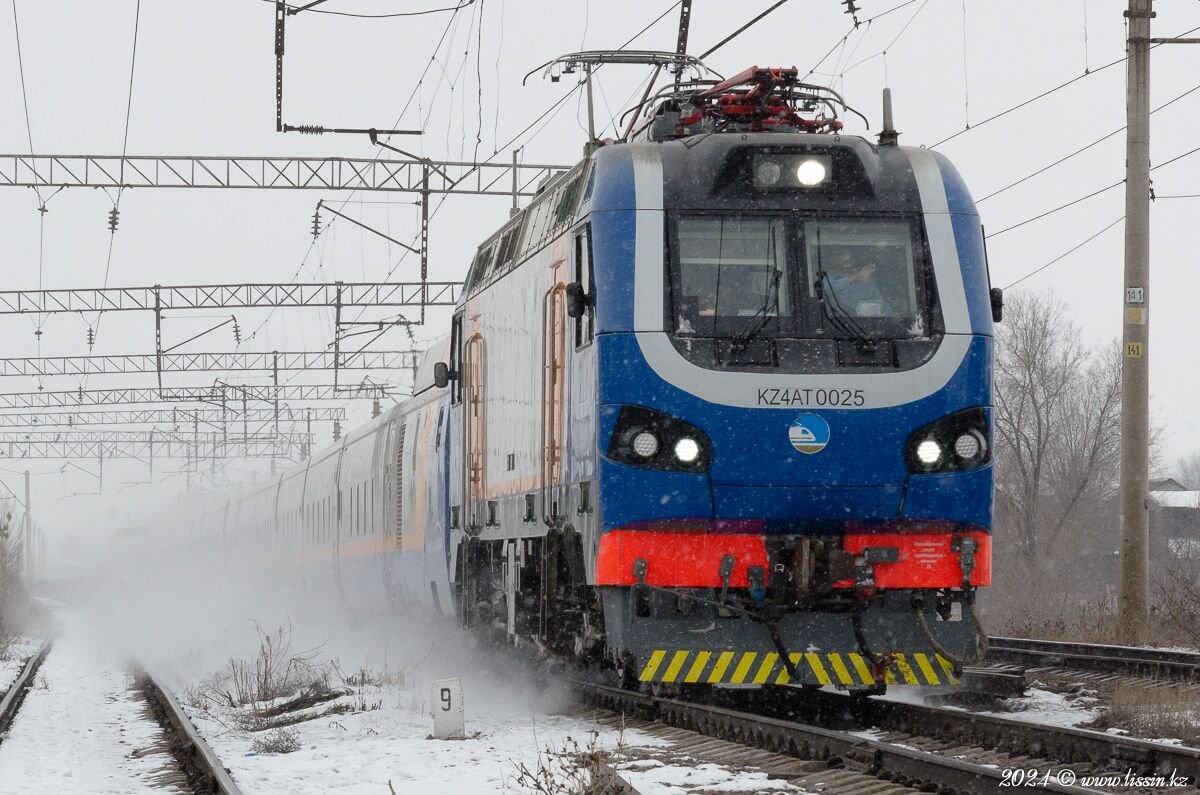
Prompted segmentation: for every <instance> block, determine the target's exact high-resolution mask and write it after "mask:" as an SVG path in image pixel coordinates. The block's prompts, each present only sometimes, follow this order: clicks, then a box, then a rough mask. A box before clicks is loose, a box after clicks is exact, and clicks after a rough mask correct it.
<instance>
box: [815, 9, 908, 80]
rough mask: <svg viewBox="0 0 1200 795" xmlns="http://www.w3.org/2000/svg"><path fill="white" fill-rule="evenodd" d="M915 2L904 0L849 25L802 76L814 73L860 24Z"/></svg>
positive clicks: (867, 23)
mask: <svg viewBox="0 0 1200 795" xmlns="http://www.w3.org/2000/svg"><path fill="white" fill-rule="evenodd" d="M915 2H917V0H904V2H902V3H900V4H898V5H894V6H892V7H891V8H889V9H887V10H886V11H881V12H879V13H878V14H876V15H875V16H873V17H869V18H868V19H865V20H863V21H862V22H861V23H859V24H858V25H851V26H850V30H848V31H846V35H844V36H842V38H841V39H839V40H838V41H836V42H834V44H833V46H832V47H830V48H829V50H828V51H827V52H826V53H825V54H824V55H822V56H821V58H820V60H818V61H817V62H816V63H815V64H814V65H813V66H812V68H811V69H809V70H808V72H807V73H805V75H804V76H805V77H806V78H807V77H808V76H809V75H811V74H813V73H815V72H816V71H817V69H819V68H821V64H823V63H825V61H826V60H828V59H829V56H831V55H833V53H834V51H836V50H837V49H838V47H841V46H843V45H845V43H846V40H847V39H849V38H850V35H851V34H852V33H854V31H856V30H858V29H859V28H860V27H861V26H867V27H869V26H870V24H871V23H872V22H874V21H875V20H877V19H881V18H883V17H886V16H887V15H888V14H890V13H892V12H893V11H899V10H900V9H902V8H904V7H905V6H910V5H912V4H913V3H915Z"/></svg>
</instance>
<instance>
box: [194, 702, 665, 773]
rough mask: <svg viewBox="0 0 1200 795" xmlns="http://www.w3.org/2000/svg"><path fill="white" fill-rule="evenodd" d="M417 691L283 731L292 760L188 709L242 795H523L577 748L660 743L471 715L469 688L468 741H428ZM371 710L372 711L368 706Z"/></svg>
mask: <svg viewBox="0 0 1200 795" xmlns="http://www.w3.org/2000/svg"><path fill="white" fill-rule="evenodd" d="M423 689H424V688H420V689H419V690H407V689H405V688H402V687H398V686H368V687H366V688H360V691H361V693H360V694H356V695H355V696H353V697H350V698H347V699H339V700H337V701H334V702H329V706H337V705H338V704H354V703H355V702H357V704H358V705H359V706H362V705H366V706H367V707H368V709H366V710H365V711H361V712H355V713H348V714H324V715H323V716H322V717H319V718H316V719H311V720H307V721H304V722H301V723H296V724H293V725H291V726H288V727H286V729H285V730H284V731H288V732H294V736H295V738H296V739H297V740H298V741H299V746H300V747H299V750H296V751H294V752H291V753H258V752H255V751H254V750H253V746H254V741H255V739H256V738H262V737H267V736H270V735H271V734H272V731H273V730H268V731H265V732H263V731H246V730H244V729H242V728H239V727H238V726H237V725H236V723H235V721H233V720H231V716H230V713H229V712H224V713H222V712H220V711H217V710H213V711H212V712H211V713H210V714H209V715H207V716H205V715H203V714H201V713H199V712H197V711H196V710H195V709H194V708H193V707H185V709H187V710H188V712H189V714H190V715H191V716H192V720H193V723H195V724H196V726H197V727H198V728H199V729H200V732H201V734H203V735H204V736H205V739H206V740H207V741H208V743H209V745H211V746H212V748H213V750H215V751H216V752H217V755H218V756H220V757H221V759H222V761H223V762H224V763H225V765H226V766H227V767H228V768H229V770H230V772H231V773H232V774H233V777H234V779H235V780H236V781H237V782H238V784H239V785H240V786H241V788H242V790H243V791H245V792H247V793H274V792H288V793H308V792H329V791H336V792H338V793H357V792H362V793H380V792H387V791H388V790H387V786H388V784H389V783H390V784H391V785H392V787H393V788H394V789H395V791H396V792H416V791H418V790H419V791H420V792H421V794H422V795H436V793H455V794H456V795H457V793H475V792H480V793H486V792H505V791H508V792H523V791H530V790H532V789H534V787H533V786H532V785H531V784H530V782H531V781H532V780H545V779H546V778H547V777H550V776H554V777H557V778H558V779H560V780H561V779H563V778H565V777H566V776H567V775H568V773H567V772H565V768H566V767H570V765H569V764H568V763H567V760H566V759H565V758H564V757H563V755H564V754H567V755H569V754H571V752H573V751H575V750H576V749H578V751H579V752H580V753H581V754H586V753H587V752H589V751H593V750H611V749H614V748H616V747H617V746H618V745H623V744H642V743H646V744H654V743H656V742H657V741H655V740H653V739H652V738H649V737H647V736H645V735H642V734H641V733H639V732H634V731H626V732H624V733H622V732H618V731H615V730H611V729H603V728H600V727H598V726H595V725H593V724H590V723H587V722H585V721H580V720H577V719H574V718H569V717H566V716H562V715H550V714H544V713H541V712H539V711H537V710H536V709H535V708H532V707H530V706H525V707H524V708H522V707H521V706H520V705H514V707H515V708H513V709H504V710H497V709H495V708H494V707H486V708H484V709H480V710H473V709H472V707H471V704H472V695H473V694H472V693H471V692H470V691H469V690H468V691H467V692H466V693H465V694H464V701H465V703H466V730H467V739H465V740H434V739H430V733H431V731H432V729H433V722H432V718H431V717H430V714H429V711H428V704H427V702H425V701H424V699H423V698H422V693H421V692H420V690H423ZM360 695H361V698H360ZM476 695H477V694H476ZM376 704H378V708H377V709H370V708H369V707H373V706H375V705H376ZM325 709H326V710H327V709H328V706H326V707H325ZM521 766H524V770H525V771H527V773H526V774H525V776H523V775H522V768H521ZM523 780H524V784H523V783H522V782H523Z"/></svg>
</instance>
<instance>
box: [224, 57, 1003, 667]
mask: <svg viewBox="0 0 1200 795" xmlns="http://www.w3.org/2000/svg"><path fill="white" fill-rule="evenodd" d="M839 99H840V98H837V97H836V95H833V94H832V92H828V91H827V90H825V89H820V88H818V87H815V86H808V85H805V84H803V83H801V82H800V81H799V80H798V78H797V73H796V71H795V69H790V70H783V69H759V68H752V69H749V70H746V71H745V72H743V73H741V74H739V75H737V76H735V77H733V78H730V79H729V80H726V81H722V82H720V83H717V84H715V85H714V84H711V83H710V84H707V85H703V86H695V87H691V88H690V89H687V90H681V91H675V92H674V93H671V94H669V95H668V96H665V97H663V98H662V101H661V102H658V103H656V104H653V105H652V109H651V110H648V111H647V114H646V118H645V123H644V124H643V125H642V127H641V129H640V130H639V131H637V132H636V133H635V134H633V135H631V136H630V137H629V140H627V141H623V142H615V143H609V144H608V145H602V146H596V147H590V148H589V149H590V150H589V152H588V153H587V156H586V157H585V158H584V160H583V161H582V162H580V163H579V164H578V165H577V166H575V167H574V168H573V169H571V170H570V171H568V172H566V173H563V174H561V175H559V176H557V177H555V178H554V179H553V180H551V181H550V182H548V184H546V185H545V186H544V187H543V189H542V190H541V191H540V193H539V195H538V196H537V197H536V198H535V199H534V200H533V201H532V202H531V203H530V205H529V206H528V207H526V208H525V209H523V210H522V211H520V212H519V213H517V214H515V215H514V216H513V217H512V218H511V219H510V220H509V221H508V222H507V223H506V224H505V225H504V226H503V227H502V228H501V229H500V230H499V231H498V232H496V233H495V234H494V235H492V236H491V237H490V238H489V239H488V240H486V241H485V242H484V243H483V244H482V245H481V246H480V247H479V249H478V251H477V253H476V255H475V258H474V261H473V263H472V265H471V268H470V271H469V274H468V276H467V279H466V281H465V283H464V287H463V295H462V299H461V300H460V302H459V305H458V307H457V309H456V310H455V313H454V315H453V319H452V324H451V330H450V334H449V337H448V338H446V339H444V340H442V341H441V342H439V343H438V344H437V345H436V346H434V348H433V349H431V350H430V352H429V353H428V354H427V355H426V356H425V358H424V360H423V362H422V363H421V366H420V368H419V371H418V375H417V384H416V387H415V394H414V397H413V398H412V399H411V400H409V401H406V402H405V403H402V404H401V405H399V406H397V407H396V408H395V409H394V410H392V411H391V412H389V413H386V414H385V415H384V416H382V417H380V418H379V419H378V420H376V421H375V422H374V423H373V424H372V425H371V426H369V427H368V428H365V429H362V430H361V431H360V432H358V433H355V434H351V435H349V436H348V437H347V438H346V439H344V440H342V441H341V442H340V443H339V445H338V447H337V448H335V449H334V450H333V451H328V452H326V453H324V454H322V455H320V456H316V457H314V459H313V461H311V462H306V463H305V465H304V466H303V467H301V468H300V469H297V470H294V471H292V472H290V473H285V474H284V475H282V476H281V477H280V479H279V481H278V483H277V484H274V485H272V486H271V487H268V490H270V489H274V491H273V495H268V496H263V495H260V496H258V497H256V498H254V499H256V500H257V502H256V503H254V504H257V505H260V506H263V510H269V511H270V512H271V516H270V519H269V521H267V522H266V524H264V523H263V522H262V521H260V520H255V519H252V518H248V519H246V521H245V522H240V521H238V522H234V524H232V525H231V524H230V521H229V519H228V518H225V519H222V520H221V521H222V523H223V524H222V526H223V527H224V528H226V529H228V528H230V527H236V526H237V525H240V524H247V526H250V525H254V526H256V527H258V528H260V530H259V531H257V532H265V533H267V534H268V535H271V534H272V533H273V535H271V537H272V538H274V539H276V542H279V541H282V542H283V543H284V545H285V546H287V547H290V548H294V549H295V550H296V554H295V556H294V559H293V560H294V563H295V566H296V568H299V569H303V570H304V571H305V572H306V576H307V577H310V578H312V577H326V576H327V577H329V578H330V580H331V582H333V583H334V584H335V586H336V587H337V588H338V590H339V592H340V593H342V595H343V597H344V598H346V599H347V601H348V602H361V603H362V604H363V605H379V604H384V603H388V602H391V603H394V604H400V603H422V604H426V605H429V606H430V607H431V608H433V609H435V610H440V611H443V612H447V613H449V612H453V613H454V614H455V615H456V616H457V617H458V618H459V620H461V621H462V622H463V623H464V624H465V625H467V626H470V627H475V628H479V629H483V630H485V631H492V632H495V633H496V634H497V635H500V636H503V637H505V638H507V639H508V640H510V641H512V642H517V643H536V644H538V645H540V646H542V647H544V648H547V649H550V650H552V651H554V652H556V653H559V654H563V655H567V656H573V657H576V658H582V659H591V660H594V661H597V662H602V663H608V664H611V665H612V666H613V667H614V668H615V669H616V670H617V671H618V672H619V673H620V674H621V676H622V678H623V680H624V682H625V683H626V684H627V685H629V686H636V685H638V684H639V683H645V684H649V685H652V686H659V685H663V684H668V685H695V684H708V685H717V684H721V685H730V684H732V685H760V686H761V685H768V684H769V685H775V684H794V685H814V686H815V685H828V684H835V685H839V686H843V687H847V688H852V689H871V690H878V689H880V688H882V687H884V686H885V685H886V684H888V683H891V682H897V683H902V684H905V683H906V684H930V685H933V684H943V683H947V682H954V681H955V677H956V676H957V674H958V669H959V665H960V664H961V662H962V661H963V660H966V659H970V658H972V657H973V656H974V655H976V654H977V652H978V650H979V648H980V644H981V643H982V641H983V638H984V635H983V629H982V627H980V626H979V622H978V620H977V619H976V617H975V611H974V609H973V603H974V599H975V595H976V592H977V589H978V588H980V587H982V586H986V585H988V584H989V582H990V578H991V571H990V568H991V534H990V528H991V506H992V464H991V444H992V431H991V422H992V409H991V400H992V398H991V388H992V383H991V378H992V376H991V371H992V323H993V321H994V320H998V319H999V312H1000V306H1001V300H1000V295H999V292H998V291H991V290H990V288H989V283H988V274H987V265H986V259H985V251H984V246H983V237H982V234H981V228H980V222H979V217H978V214H977V212H976V210H975V206H974V204H973V202H972V200H971V197H970V194H969V193H968V191H967V189H966V186H965V184H964V183H963V180H962V178H961V177H960V176H959V174H958V172H957V171H956V170H955V169H954V167H953V166H952V165H951V164H950V163H949V161H948V160H946V159H945V158H944V157H943V156H941V155H940V154H938V153H935V152H931V151H928V150H925V149H921V148H911V147H902V146H899V145H898V143H897V141H896V134H895V133H894V132H893V131H891V130H890V126H891V125H890V124H889V123H885V130H884V132H883V133H882V134H881V135H880V140H879V142H878V143H875V142H871V141H868V140H866V139H863V138H861V137H856V136H848V135H844V134H842V132H841V122H840V121H838V120H837V119H836V117H835V116H834V115H833V114H831V113H830V114H827V113H825V112H821V113H815V109H817V108H821V107H829V106H831V105H832V104H834V101H836V100H839ZM247 499H248V500H249V499H250V498H247ZM241 502H246V501H241ZM247 504H249V503H247ZM267 506H269V508H268V507H267ZM243 510H245V509H243ZM250 513H251V514H253V513H254V511H253V510H251V511H250ZM228 515H229V509H226V517H228ZM242 515H243V516H249V514H242ZM255 522H257V524H255ZM264 527H265V530H264V529H262V528H264ZM276 547H278V543H276Z"/></svg>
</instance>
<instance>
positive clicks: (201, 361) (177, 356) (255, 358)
mask: <svg viewBox="0 0 1200 795" xmlns="http://www.w3.org/2000/svg"><path fill="white" fill-rule="evenodd" d="M418 355H419V352H418V351H348V352H346V351H343V352H340V353H339V354H336V355H335V354H334V352H333V351H270V352H253V353H252V352H243V351H232V352H228V353H205V352H196V353H163V354H159V355H156V354H153V353H138V354H96V355H93V356H41V357H33V356H29V357H13V358H0V377H4V376H27V377H37V378H46V377H49V376H63V375H66V376H87V375H113V374H128V373H212V372H221V373H227V372H239V371H241V372H254V371H261V372H268V373H279V372H286V371H297V370H300V371H308V370H335V369H336V370H409V369H411V368H412V367H413V364H414V362H415V361H416V359H417V357H418Z"/></svg>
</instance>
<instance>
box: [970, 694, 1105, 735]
mask: <svg viewBox="0 0 1200 795" xmlns="http://www.w3.org/2000/svg"><path fill="white" fill-rule="evenodd" d="M1027 692H1028V695H1027V696H1024V697H1021V698H1008V699H1005V700H1004V702H1005V704H1006V705H1007V706H1008V707H1009V710H1010V711H1007V712H981V713H980V714H981V715H994V716H996V717H998V718H1012V719H1014V720H1021V721H1028V722H1030V723H1044V724H1047V725H1050V726H1066V727H1074V726H1079V725H1081V724H1084V723H1091V722H1092V721H1094V720H1095V719H1096V718H1097V717H1099V716H1100V714H1101V712H1103V710H1102V709H1101V708H1099V707H1098V706H1096V702H1097V700H1096V698H1095V697H1094V696H1091V695H1083V694H1075V693H1065V694H1064V693H1055V692H1053V691H1050V690H1043V689H1041V688H1039V687H1030V688H1029V690H1028V691H1027Z"/></svg>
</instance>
